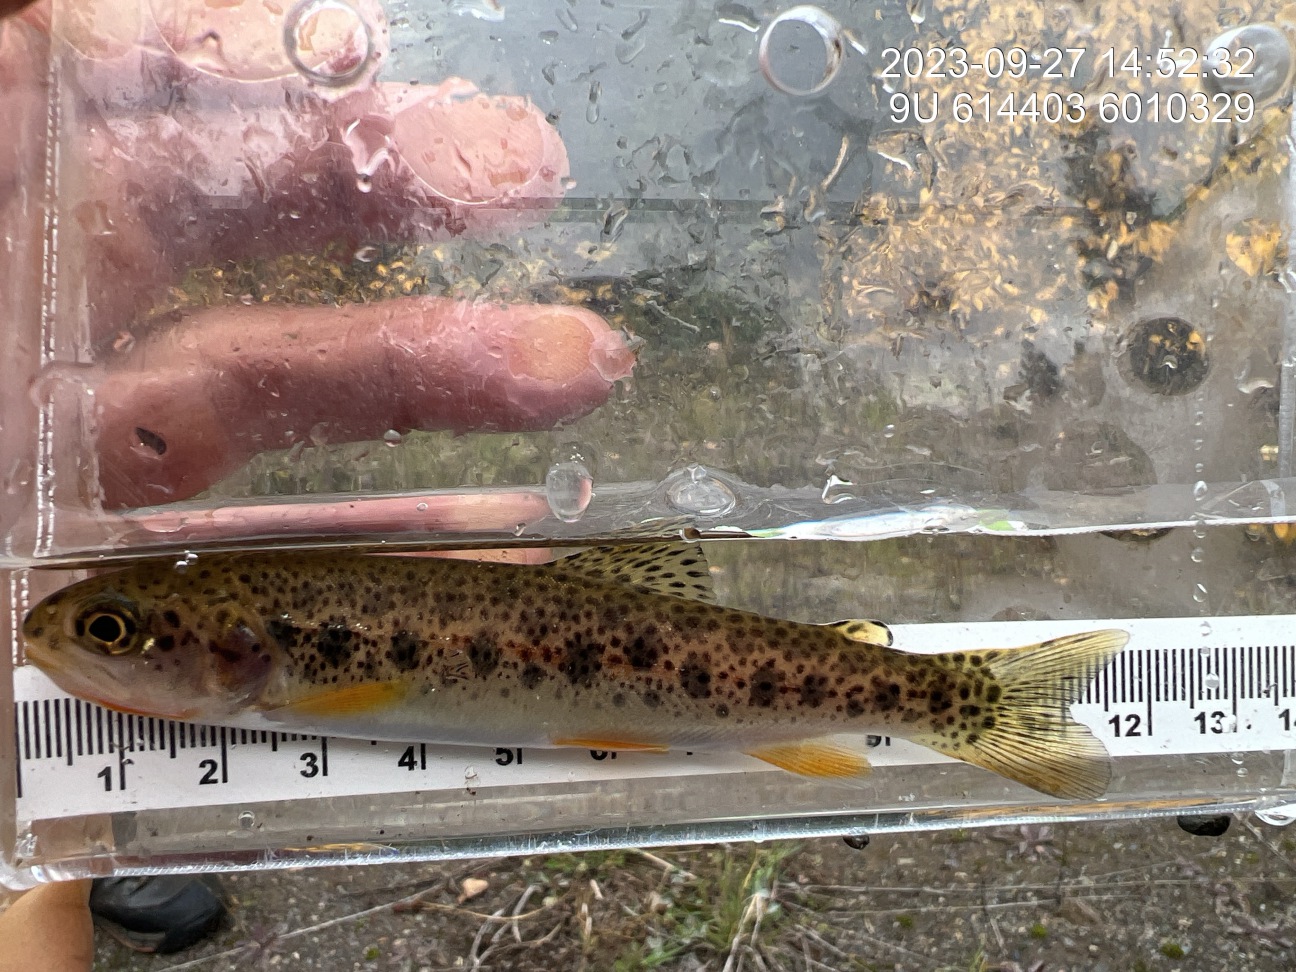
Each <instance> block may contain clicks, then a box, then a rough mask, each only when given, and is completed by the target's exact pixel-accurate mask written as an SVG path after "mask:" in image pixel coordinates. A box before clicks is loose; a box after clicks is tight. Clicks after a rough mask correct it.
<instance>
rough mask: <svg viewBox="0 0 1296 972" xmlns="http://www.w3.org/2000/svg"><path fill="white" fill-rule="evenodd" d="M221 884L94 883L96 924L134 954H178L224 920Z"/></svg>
mask: <svg viewBox="0 0 1296 972" xmlns="http://www.w3.org/2000/svg"><path fill="white" fill-rule="evenodd" d="M223 897H224V896H223V893H222V891H221V886H220V882H219V881H217V880H216V878H214V877H212V876H210V875H201V876H197V877H195V876H194V875H190V874H157V875H151V876H149V877H121V878H98V879H96V880H95V882H94V887H93V888H92V889H91V891H90V911H91V913H92V914H93V915H94V917H95V924H96V925H98V926H99V927H101V928H102V929H103V930H104V931H106V932H108V934H110V935H112V936H113V938H115V939H117V940H118V941H119V942H121V943H122V944H123V945H125V946H126V947H128V948H133V949H135V951H137V952H159V953H165V952H178V951H180V950H181V949H183V948H188V947H189V946H190V945H194V944H196V943H197V942H199V941H201V940H202V939H204V938H206V937H207V936H208V935H210V934H211V933H212V932H214V931H215V930H216V928H217V927H218V926H219V925H220V923H221V919H223V918H224V917H225V914H226V911H225V902H224V900H223Z"/></svg>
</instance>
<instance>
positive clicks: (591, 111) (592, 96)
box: [585, 81, 603, 125]
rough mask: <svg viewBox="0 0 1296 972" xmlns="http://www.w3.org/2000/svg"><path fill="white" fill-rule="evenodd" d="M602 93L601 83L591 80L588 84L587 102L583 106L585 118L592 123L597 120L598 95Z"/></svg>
mask: <svg viewBox="0 0 1296 972" xmlns="http://www.w3.org/2000/svg"><path fill="white" fill-rule="evenodd" d="M602 93H603V85H602V84H600V83H599V82H598V81H591V82H590V86H589V104H588V105H586V106H585V120H586V121H587V122H589V123H590V124H591V125H593V124H594V123H595V122H596V121H598V120H599V95H601V94H602Z"/></svg>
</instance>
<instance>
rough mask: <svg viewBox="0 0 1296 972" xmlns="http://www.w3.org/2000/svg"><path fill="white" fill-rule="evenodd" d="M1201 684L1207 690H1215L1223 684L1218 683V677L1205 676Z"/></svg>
mask: <svg viewBox="0 0 1296 972" xmlns="http://www.w3.org/2000/svg"><path fill="white" fill-rule="evenodd" d="M1202 684H1203V685H1204V686H1206V687H1207V688H1208V689H1217V688H1219V687H1220V685H1221V684H1223V683H1222V682H1221V681H1220V677H1219V676H1218V675H1207V676H1206V677H1205V678H1203V679H1202Z"/></svg>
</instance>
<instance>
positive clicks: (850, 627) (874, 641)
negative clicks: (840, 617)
mask: <svg viewBox="0 0 1296 972" xmlns="http://www.w3.org/2000/svg"><path fill="white" fill-rule="evenodd" d="M824 627H825V628H832V630H834V631H836V632H837V633H838V634H840V635H841V636H842V637H844V638H849V639H850V640H851V641H860V642H863V643H864V644H866V645H880V646H881V647H883V648H890V647H891V642H892V641H894V640H895V638H894V637H893V636H892V634H891V629H890V628H888V627H887V626H886V625H885V624H883V623H882V622H881V621H834V622H833V623H832V624H826V625H824Z"/></svg>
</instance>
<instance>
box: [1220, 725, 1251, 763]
mask: <svg viewBox="0 0 1296 972" xmlns="http://www.w3.org/2000/svg"><path fill="white" fill-rule="evenodd" d="M1225 728H1228V727H1227V726H1226V727H1225ZM1228 758H1229V760H1230V761H1231V762H1232V763H1233V765H1234V766H1241V765H1242V762H1243V760H1245V759H1246V757H1245V755H1243V754H1242V753H1237V752H1234V753H1229V754H1228Z"/></svg>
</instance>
